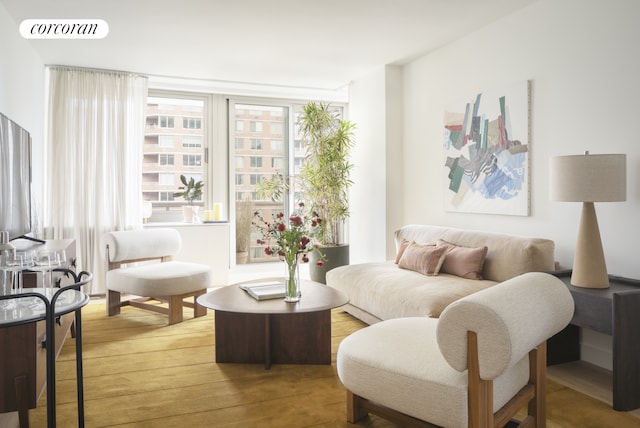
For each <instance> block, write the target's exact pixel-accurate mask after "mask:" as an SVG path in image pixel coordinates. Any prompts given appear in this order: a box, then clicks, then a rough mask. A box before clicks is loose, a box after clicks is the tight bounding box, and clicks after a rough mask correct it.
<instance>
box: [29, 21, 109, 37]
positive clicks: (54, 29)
mask: <svg viewBox="0 0 640 428" xmlns="http://www.w3.org/2000/svg"><path fill="white" fill-rule="evenodd" d="M20 34H21V35H22V37H24V38H25V39H102V38H104V37H106V36H107V34H109V24H107V23H106V22H105V21H103V20H102V19H25V20H24V21H22V23H21V24H20Z"/></svg>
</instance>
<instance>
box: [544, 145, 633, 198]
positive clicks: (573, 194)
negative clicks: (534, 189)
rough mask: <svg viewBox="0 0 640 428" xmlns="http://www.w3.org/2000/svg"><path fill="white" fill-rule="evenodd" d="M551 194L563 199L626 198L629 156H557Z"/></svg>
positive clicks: (551, 175)
mask: <svg viewBox="0 0 640 428" xmlns="http://www.w3.org/2000/svg"><path fill="white" fill-rule="evenodd" d="M549 197H550V199H551V200H552V201H564V202H621V201H626V200H627V156H626V155H623V154H606V155H591V154H589V153H588V152H587V153H585V154H584V155H572V156H557V157H553V158H551V161H550V164H549Z"/></svg>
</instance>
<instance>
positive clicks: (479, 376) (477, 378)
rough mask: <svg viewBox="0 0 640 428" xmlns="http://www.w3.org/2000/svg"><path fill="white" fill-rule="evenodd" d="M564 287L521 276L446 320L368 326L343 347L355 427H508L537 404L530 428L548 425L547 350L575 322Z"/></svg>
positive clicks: (467, 301) (549, 278)
mask: <svg viewBox="0 0 640 428" xmlns="http://www.w3.org/2000/svg"><path fill="white" fill-rule="evenodd" d="M573 310H574V303H573V299H572V297H571V294H570V293H569V291H568V290H567V287H566V286H565V285H564V284H563V283H562V281H560V280H559V279H558V278H556V277H554V276H553V275H549V274H546V273H540V272H534V273H526V274H523V275H520V276H517V277H515V278H513V279H510V280H508V281H505V282H502V283H500V284H497V285H495V286H493V287H490V288H488V289H485V290H482V291H479V292H477V293H474V294H471V295H469V296H467V297H464V298H462V299H460V300H458V301H456V302H454V303H452V304H451V305H449V306H448V307H447V308H446V309H445V310H444V311H443V312H442V314H441V316H440V318H439V319H434V318H421V317H413V318H397V319H391V320H387V321H382V322H379V323H377V324H373V325H371V326H368V327H365V328H364V329H362V330H359V331H357V332H355V333H353V334H351V335H350V336H348V337H347V338H345V339H344V340H343V341H342V343H341V344H340V346H339V348H338V356H337V366H338V376H339V377H340V380H341V381H342V383H343V384H344V386H345V387H346V388H347V390H348V391H347V420H348V421H349V422H356V421H358V420H360V419H362V418H364V417H365V416H367V413H369V412H370V413H374V414H377V415H378V416H381V417H383V418H386V419H391V420H394V421H395V422H397V423H399V425H401V426H424V427H433V426H443V427H456V428H457V427H502V426H505V425H506V424H507V423H509V422H510V421H511V420H512V418H513V417H514V415H515V414H516V413H517V412H518V411H519V410H520V409H522V408H523V407H524V406H526V405H527V403H528V415H527V417H526V419H524V420H523V421H521V422H522V423H523V424H524V425H519V426H536V427H544V426H545V423H546V422H545V420H546V401H545V400H546V396H545V393H546V391H545V382H546V341H547V339H548V338H549V337H551V336H553V335H554V334H555V333H557V332H559V331H560V330H562V329H563V328H564V327H565V326H566V325H567V324H568V323H569V322H570V320H571V318H572V316H573Z"/></svg>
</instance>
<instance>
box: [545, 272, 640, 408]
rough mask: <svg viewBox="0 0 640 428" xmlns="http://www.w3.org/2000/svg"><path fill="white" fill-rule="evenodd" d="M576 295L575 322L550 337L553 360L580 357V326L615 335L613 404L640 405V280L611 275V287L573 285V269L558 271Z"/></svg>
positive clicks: (620, 405)
mask: <svg viewBox="0 0 640 428" xmlns="http://www.w3.org/2000/svg"><path fill="white" fill-rule="evenodd" d="M553 274H554V275H556V276H557V277H558V278H560V279H561V280H562V281H563V282H564V283H565V285H566V286H567V288H569V291H570V292H571V295H572V296H573V300H574V302H575V312H574V315H573V319H572V320H571V324H570V325H569V326H568V327H567V328H566V329H565V330H563V331H562V332H560V333H558V335H557V336H554V337H553V338H552V339H550V340H549V343H548V352H549V356H548V360H549V364H558V363H564V362H569V361H575V360H578V359H580V344H579V340H580V337H579V328H578V327H582V328H588V329H590V330H595V331H597V332H600V333H604V334H607V335H609V336H612V337H613V408H614V409H615V410H619V411H629V410H633V409H637V408H639V407H640V280H635V279H628V278H621V277H617V276H610V277H609V282H610V285H611V286H610V288H597V289H596V288H581V287H574V286H573V285H571V271H561V272H554V273H553Z"/></svg>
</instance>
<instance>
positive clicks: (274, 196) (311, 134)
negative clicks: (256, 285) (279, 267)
mask: <svg viewBox="0 0 640 428" xmlns="http://www.w3.org/2000/svg"><path fill="white" fill-rule="evenodd" d="M298 126H299V129H300V133H301V136H302V141H303V143H304V146H305V150H306V156H305V161H304V163H303V164H302V168H301V170H300V174H299V175H298V176H297V177H296V182H297V183H298V185H299V186H300V188H301V190H302V191H303V193H304V200H305V202H306V203H307V205H308V206H309V207H310V208H311V210H312V211H314V212H316V213H317V215H318V216H319V217H320V218H321V219H322V223H321V226H320V230H319V231H318V232H317V233H316V234H315V237H316V240H317V244H318V245H319V248H318V250H319V251H313V252H312V253H310V255H309V256H310V257H309V258H310V260H311V262H312V263H311V264H310V265H309V273H310V275H311V279H312V280H314V281H316V282H321V283H325V275H326V272H328V271H329V270H331V269H333V268H335V267H338V266H342V265H346V264H349V246H348V245H347V244H346V243H345V241H344V233H343V229H344V222H345V220H346V219H347V218H348V217H349V200H348V196H349V194H348V191H349V187H351V184H352V181H351V178H350V175H351V169H352V167H353V165H352V164H351V163H350V162H349V156H350V153H351V148H352V147H353V144H354V142H353V130H354V128H355V124H354V123H352V122H350V121H347V120H340V118H339V117H338V115H337V114H336V112H335V111H334V110H333V109H332V108H331V105H330V104H327V103H316V102H309V103H308V104H306V105H305V106H304V108H303V110H302V113H301V115H300V116H299V117H298ZM289 187H290V185H289V180H288V179H286V178H285V177H284V176H282V175H281V174H276V175H274V176H273V177H271V178H270V179H264V178H263V179H262V180H261V181H260V183H259V184H258V195H259V196H260V197H261V198H270V199H271V200H273V201H277V200H280V199H281V198H282V195H283V193H284V192H285V191H286V190H289ZM318 261H323V262H324V263H318Z"/></svg>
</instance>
